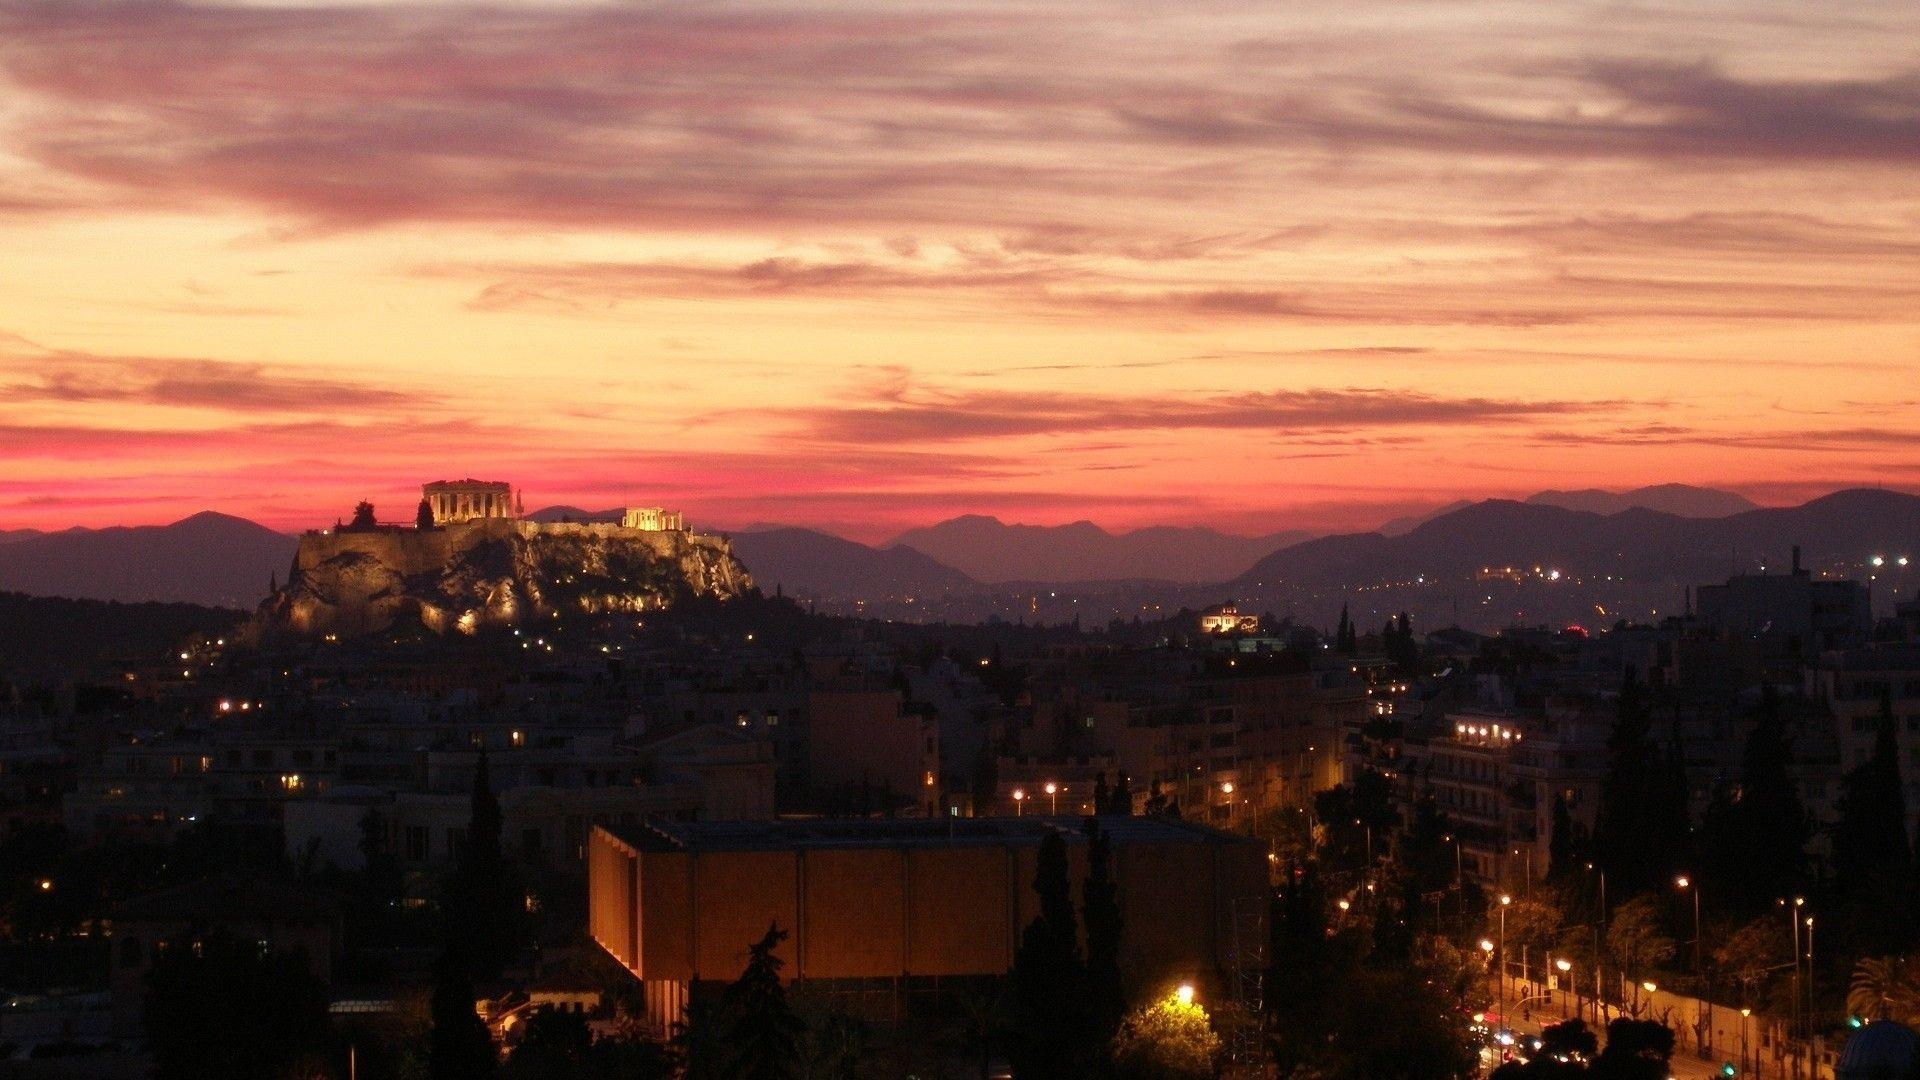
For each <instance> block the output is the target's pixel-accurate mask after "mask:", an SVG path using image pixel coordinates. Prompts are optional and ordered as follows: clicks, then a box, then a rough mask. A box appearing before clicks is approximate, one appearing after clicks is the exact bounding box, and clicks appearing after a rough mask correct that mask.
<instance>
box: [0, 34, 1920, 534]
mask: <svg viewBox="0 0 1920 1080" xmlns="http://www.w3.org/2000/svg"><path fill="white" fill-rule="evenodd" d="M1916 42H1920V4H1916V3H1915V0H1847V2H1846V3H1842V4H1799V3H1787V2H1782V0H1746V2H1733V0H1700V2H1692V3H1677V2H1676V3H1585V2H1576V0H1565V2H1552V3H1543V2H1540V0H1527V2H1470V0H1461V2H1447V0H1291V2H1288V0H1257V2H1256V0H1234V2H1227V0H1185V2H1179V3H1173V2H1154V3H1145V2H1140V3H1135V2H1126V0H1038V2H1022V3H988V2H976V3H951V4H927V3H913V2H908V0H844V2H841V3H835V4H809V3H778V2H761V3H678V4H674V3H666V4H593V5H582V4H569V3H545V4H533V3H505V2H502V3H495V4H490V5H486V6H471V5H465V4H457V3H447V2H441V0H404V2H400V3H341V4H336V5H332V6H325V7H321V6H313V5H306V4H294V3H272V4H267V3H259V4H245V3H207V4H167V3H146V2H139V3H112V4H107V3H93V2H90V0H47V2H44V3H42V2H32V3H23V2H18V0H0V528H20V527H37V528H55V527H65V526H68V525H74V524H84V525H102V524H138V523H153V522H164V521H169V520H173V519H175V518H179V517H184V516H186V515H187V514H190V513H193V512H195V511H199V510H203V509H215V510H220V511H224V512H228V513H233V514H238V515H242V516H246V517H250V518H253V519H255V520H258V521H261V522H264V523H266V524H269V525H273V526H275V527H283V528H296V527H302V526H308V525H317V524H320V523H323V522H331V521H332V520H333V519H334V518H336V517H339V516H341V515H344V514H346V513H348V512H349V511H350V508H351V506H352V503H353V502H354V501H355V500H357V499H359V498H362V497H366V498H370V499H372V500H373V501H374V502H375V503H377V504H379V506H380V512H381V516H382V517H384V518H396V519H408V518H411V516H412V513H413V504H414V500H416V499H417V498H418V485H419V483H420V482H421V481H424V480H432V479H439V478H445V477H459V476H469V475H470V476H476V477H483V478H490V479H503V480H510V481H512V482H514V483H515V484H517V485H520V486H521V487H523V488H524V490H525V493H526V500H527V504H528V505H529V507H533V506H542V505H547V504H551V503H561V502H565V503H572V504H575V505H580V506H586V507H592V508H600V507H607V506H617V505H656V504H664V505H667V506H672V507H678V508H681V509H683V510H685V511H686V513H687V514H688V516H689V517H690V518H692V519H694V520H695V521H696V522H699V523H702V524H707V525H713V526H722V527H737V526H740V525H744V524H747V523H750V522H756V521H779V522H787V523H795V524H809V525H818V526H824V527H828V528H832V529H835V530H837V531H841V532H843V533H845V534H847V535H852V536H856V537H860V538H863V539H876V538H880V537H884V536H887V535H890V534H892V533H894V532H897V531H899V530H900V529H902V528H904V527H907V526H910V525H916V524H922V523H926V522H930V521H934V520H938V519H940V518H944V517H948V516H952V515H954V514H958V513H968V512H975V513H992V514H997V515H999V516H1001V517H1003V518H1006V519H1008V520H1018V521H1027V522H1035V523H1054V522H1062V521H1069V520H1073V519H1077V518H1090V519H1092V520H1094V521H1097V522H1100V523H1101V524H1104V525H1108V526H1111V527H1131V526H1136V525H1144V524H1158V523H1176V524H1199V523H1205V524H1213V525H1216V526H1220V527H1224V528H1228V529H1231V530H1236V531H1255V530H1258V531H1271V530H1277V529H1284V528H1313V529H1346V528H1355V527H1369V526H1372V525H1374V524H1377V523H1378V522H1379V521H1380V520H1382V519H1384V518H1387V517H1391V516H1394V515H1396V514H1399V513H1404V512H1407V511H1408V510H1410V509H1414V508H1419V507H1423V506H1431V505H1435V504H1439V503H1443V502H1447V501H1450V500H1452V499H1455V498H1458V497H1462V496H1465V497H1480V496H1487V495H1523V494H1526V493H1529V492H1532V491H1535V490H1538V489H1541V488H1548V487H1555V488H1570V487H1592V486H1600V487H1610V488H1621V487H1628V486H1636V485H1641V484H1650V483H1661V482H1668V481H1683V482H1689V483H1700V484H1711V485H1717V486H1724V487H1729V488H1733V489H1736V490H1739V491H1741V492H1743V493H1745V494H1747V495H1749V496H1750V497H1753V498H1755V499H1757V500H1759V501H1761V502H1788V501H1795V502H1797V501H1800V500H1801V499H1803V498H1805V497H1807V496H1810V495H1815V494H1820V493H1823V492H1825V491H1828V490H1831V489H1833V488H1836V487H1843V486H1854V485H1874V484H1878V485H1886V486H1895V487H1903V488H1909V489H1911V488H1915V487H1920V377H1917V376H1920V48H1917V47H1916Z"/></svg>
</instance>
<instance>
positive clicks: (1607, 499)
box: [1383, 484, 1760, 531]
mask: <svg viewBox="0 0 1920 1080" xmlns="http://www.w3.org/2000/svg"><path fill="white" fill-rule="evenodd" d="M1527 501H1528V502H1530V503H1541V504H1544V505H1547V506H1559V507H1564V508H1566V509H1568V510H1585V511H1587V512H1588V513H1593V514H1618V513H1620V512H1621V511H1623V510H1633V509H1636V508H1638V509H1642V510H1658V511H1660V512H1661V513H1663V514H1672V515H1673V516H1675V517H1685V518H1718V517H1732V516H1733V515H1734V514H1744V513H1746V512H1747V511H1748V510H1758V509H1760V505H1759V504H1758V503H1756V502H1754V501H1753V500H1752V499H1749V498H1747V497H1746V496H1745V495H1736V494H1734V493H1733V492H1731V491H1716V490H1714V489H1713V488H1703V487H1693V486H1692V485H1690V484H1655V485H1654V486H1652V487H1643V488H1634V489H1633V490H1632V491H1618V492H1616V491H1601V490H1600V489H1598V488H1586V489H1584V490H1581V491H1542V492H1540V493H1539V494H1537V495H1532V496H1529V497H1528V498H1527ZM1383 531H1384V530H1383Z"/></svg>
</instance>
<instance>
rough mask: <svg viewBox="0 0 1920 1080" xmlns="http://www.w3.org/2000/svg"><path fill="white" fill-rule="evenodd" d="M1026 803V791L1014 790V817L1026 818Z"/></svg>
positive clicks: (1021, 789) (1023, 789) (1022, 789)
mask: <svg viewBox="0 0 1920 1080" xmlns="http://www.w3.org/2000/svg"><path fill="white" fill-rule="evenodd" d="M1026 801H1027V791H1026V789H1025V788H1014V789H1013V816H1014V817H1024V816H1026V812H1025V811H1024V810H1023V809H1022V807H1023V806H1024V804H1025V803H1026Z"/></svg>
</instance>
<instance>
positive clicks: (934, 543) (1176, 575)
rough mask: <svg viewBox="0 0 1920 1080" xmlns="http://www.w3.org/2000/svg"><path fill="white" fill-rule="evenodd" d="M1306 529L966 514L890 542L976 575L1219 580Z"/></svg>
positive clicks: (995, 580) (980, 577) (987, 578)
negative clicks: (1013, 521)
mask: <svg viewBox="0 0 1920 1080" xmlns="http://www.w3.org/2000/svg"><path fill="white" fill-rule="evenodd" d="M1309 535H1311V534H1309V533H1305V532H1297V531H1296V532H1282V533H1273V534H1270V535H1266V536H1234V535H1231V534H1228V533H1222V532H1218V531H1216V530H1213V529H1209V528H1204V527H1185V528H1179V527H1171V526H1156V527H1152V528H1145V529H1135V530H1134V531H1132V532H1124V533H1110V532H1108V531H1107V530H1105V529H1102V528H1101V527H1100V526H1098V525H1095V524H1094V523H1093V522H1091V521H1076V522H1073V523H1072V524H1070V525H1009V524H1007V523H1005V522H1003V521H1001V520H1000V519H999V518H994V517H986V516H983V515H978V514H969V515H966V516H964V517H957V518H952V519H950V520H947V521H943V522H941V523H939V524H938V525H932V526H928V527H926V528H921V529H911V530H908V531H907V532H904V533H901V534H900V535H899V536H897V537H895V538H894V539H893V540H892V541H891V542H890V544H891V545H892V546H904V547H910V548H913V549H915V550H916V551H921V552H925V553H926V554H928V555H930V556H932V557H933V558H934V559H936V560H938V561H939V562H942V563H945V564H946V565H948V566H951V567H953V568H954V569H956V570H959V571H961V572H962V573H965V574H966V575H968V576H969V577H971V578H973V579H974V580H976V581H984V582H993V583H1000V582H1011V581H1045V582H1078V581H1114V580H1121V579H1155V580H1160V581H1174V582H1183V583H1186V582H1203V581H1220V580H1223V579H1225V578H1229V577H1232V576H1234V575H1236V574H1239V573H1240V572H1242V571H1243V570H1245V569H1246V568H1248V567H1249V566H1252V565H1253V564H1254V563H1255V562H1257V561H1258V560H1259V559H1260V558H1261V556H1263V555H1266V554H1268V553H1270V552H1273V551H1275V550H1277V549H1279V548H1283V547H1286V546H1288V545H1290V544H1295V543H1298V542H1300V541H1301V540H1304V539H1306V538H1307V537H1308V536H1309Z"/></svg>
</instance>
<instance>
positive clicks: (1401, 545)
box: [1229, 488, 1920, 591]
mask: <svg viewBox="0 0 1920 1080" xmlns="http://www.w3.org/2000/svg"><path fill="white" fill-rule="evenodd" d="M1795 545H1805V546H1806V548H1807V550H1808V553H1809V555H1810V556H1812V557H1813V558H1816V559H1831V558H1834V557H1843V558H1852V559H1854V560H1856V561H1857V560H1859V559H1861V558H1864V557H1866V556H1867V555H1868V554H1870V553H1872V552H1876V551H1880V552H1888V553H1893V552H1901V553H1905V552H1915V551H1916V549H1920V496H1914V495H1907V494H1903V493H1901V492H1897V491H1886V490H1881V489H1873V488H1856V489H1852V490H1848V491H1837V492H1834V493H1833V494H1831V495H1826V496H1822V497H1821V498H1818V499H1814V500H1812V501H1811V502H1808V503H1805V504H1803V505H1800V506H1789V507H1771V508H1763V509H1756V510H1748V511H1746V512H1744V513H1739V514H1732V515H1729V516H1727V517H1719V518H1688V517H1680V516H1678V515H1675V514H1669V513H1662V512H1660V511H1657V510H1648V509H1644V508H1640V507H1635V508H1632V509H1629V510H1623V511H1621V512H1619V513H1613V514H1603V513H1596V512H1593V511H1588V510H1570V509H1567V508H1565V507H1562V506H1555V505H1551V504H1548V503H1541V502H1532V501H1529V502H1514V501H1512V500H1506V499H1489V500H1486V501H1484V502H1478V503H1474V504H1472V505H1470V506H1466V507H1463V508H1461V509H1458V510H1455V511H1453V512H1452V513H1448V514H1444V515H1442V516H1440V517H1437V518H1434V519H1432V520H1431V521H1427V522H1425V523H1423V524H1421V525H1418V526H1416V527H1415V528H1414V529H1412V530H1411V531H1410V532H1407V533H1405V534H1403V535H1400V536H1385V535H1382V534H1381V533H1377V532H1370V533H1353V534H1349V535H1345V536H1326V537H1321V538H1319V539H1316V540H1309V541H1307V542H1305V543H1302V544H1296V545H1294V546H1292V547H1289V548H1285V549H1282V550H1280V551H1276V552H1274V553H1273V554H1271V555H1269V556H1267V557H1266V558H1264V559H1261V560H1260V561H1259V562H1258V563H1256V564H1255V565H1254V566H1253V568H1252V569H1250V570H1248V571H1247V572H1246V573H1244V574H1242V575H1240V576H1239V577H1238V578H1236V579H1235V580H1234V581H1233V582H1231V583H1229V585H1230V587H1237V588H1239V589H1240V590H1242V591H1251V590H1257V589H1259V588H1262V587H1264V586H1267V585H1270V584H1272V583H1275V582H1290V583H1295V584H1305V583H1315V584H1326V585H1355V584H1362V583H1370V582H1380V581H1407V580H1412V579H1414V578H1415V577H1416V576H1418V575H1423V574H1424V575H1428V576H1433V577H1442V578H1446V577H1459V576H1462V575H1467V576H1470V575H1473V574H1475V573H1476V572H1478V571H1479V570H1481V569H1483V568H1487V567H1503V566H1515V567H1525V568H1532V567H1535V566H1542V567H1554V568H1565V569H1566V570H1567V572H1568V573H1580V574H1585V575H1609V574H1610V575H1614V576H1620V577H1626V578H1629V579H1632V580H1638V581H1676V582H1706V581H1713V580H1716V579H1717V578H1724V577H1726V576H1727V575H1728V574H1731V573H1737V572H1740V571H1743V570H1746V569H1748V568H1750V567H1753V566H1755V565H1771V566H1773V567H1785V566H1786V564H1787V561H1788V559H1789V558H1790V552H1791V550H1792V548H1793V547H1794V546H1795ZM1916 553H1920V552H1916Z"/></svg>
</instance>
